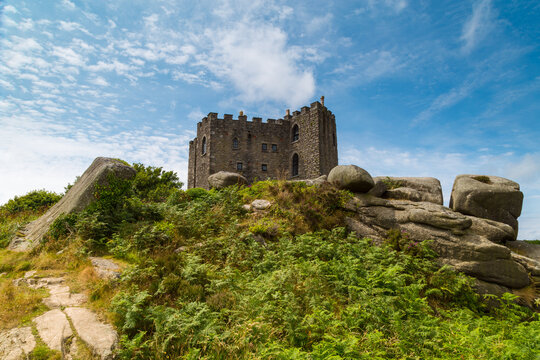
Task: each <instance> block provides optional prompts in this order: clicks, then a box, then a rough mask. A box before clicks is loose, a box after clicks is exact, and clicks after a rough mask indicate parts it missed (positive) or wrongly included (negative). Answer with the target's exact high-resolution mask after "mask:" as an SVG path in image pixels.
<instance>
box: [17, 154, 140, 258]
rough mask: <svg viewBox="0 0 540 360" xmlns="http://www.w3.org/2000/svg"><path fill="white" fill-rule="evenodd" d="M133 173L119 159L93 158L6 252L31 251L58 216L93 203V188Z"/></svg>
mask: <svg viewBox="0 0 540 360" xmlns="http://www.w3.org/2000/svg"><path fill="white" fill-rule="evenodd" d="M135 174H136V171H135V169H133V168H132V167H131V166H128V165H125V164H124V163H123V162H121V161H119V160H116V159H111V158H105V157H98V158H96V159H95V160H94V162H92V164H91V165H90V167H89V168H88V169H86V171H85V172H84V173H83V174H82V176H81V177H80V178H79V179H78V180H77V181H76V182H75V184H73V186H72V187H71V189H69V191H68V192H67V193H66V195H64V197H62V199H60V201H59V202H58V203H56V204H55V205H54V206H52V207H51V208H50V209H49V210H48V211H47V212H46V213H45V214H44V215H43V216H41V217H40V218H38V219H37V220H35V221H33V222H31V223H30V224H28V225H27V227H26V230H25V231H24V233H25V236H24V237H19V238H16V239H13V240H12V242H11V244H10V245H9V249H10V250H16V251H25V250H29V249H32V248H33V247H35V246H36V245H37V244H39V241H40V240H41V239H42V238H43V235H45V233H46V232H47V231H48V230H49V227H50V226H51V224H52V223H53V222H54V220H56V219H57V218H58V217H59V216H60V215H61V214H69V213H72V212H77V211H81V210H84V208H86V207H87V206H88V205H90V203H92V202H93V201H94V200H95V193H96V186H105V185H107V184H108V183H109V180H110V178H111V176H115V177H117V178H121V179H130V178H133V177H134V176H135Z"/></svg>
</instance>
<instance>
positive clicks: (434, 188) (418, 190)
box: [373, 176, 443, 205]
mask: <svg viewBox="0 0 540 360" xmlns="http://www.w3.org/2000/svg"><path fill="white" fill-rule="evenodd" d="M373 180H374V181H375V184H378V183H383V184H384V185H385V186H386V190H385V191H384V192H383V193H382V194H381V195H380V196H382V197H383V198H385V199H395V200H410V201H427V202H432V203H434V204H439V205H442V204H443V194H442V187H441V182H440V181H439V180H437V179H435V178H432V177H390V176H378V177H376V178H374V179H373ZM374 195H375V194H374Z"/></svg>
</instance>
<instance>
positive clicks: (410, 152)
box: [0, 0, 540, 239]
mask: <svg viewBox="0 0 540 360" xmlns="http://www.w3.org/2000/svg"><path fill="white" fill-rule="evenodd" d="M0 4H1V5H0V7H1V10H0V11H1V15H0V164H1V165H2V167H1V168H2V172H1V174H0V203H3V202H5V201H7V200H8V199H9V198H12V197H13V196H15V195H21V194H24V193H26V192H28V191H30V190H32V189H38V188H45V189H48V190H53V191H58V192H61V191H62V190H63V188H64V186H65V185H66V184H67V183H69V182H72V181H73V180H74V179H75V176H77V175H80V174H81V173H82V172H83V171H84V169H86V167H88V165H89V164H90V163H91V161H92V160H93V159H94V158H95V157H96V156H112V157H119V158H123V159H125V160H127V161H129V162H142V163H145V164H148V165H155V166H163V167H164V168H165V169H167V170H174V171H176V172H177V173H178V174H179V176H180V177H181V179H183V180H184V181H185V179H186V175H187V156H188V142H189V140H190V139H191V138H193V137H194V135H195V132H194V131H195V129H196V123H197V121H199V120H200V119H201V118H202V117H203V116H204V115H205V114H207V113H208V112H218V113H219V114H223V113H231V114H238V112H239V111H240V110H243V111H244V112H245V113H246V114H247V115H248V116H261V117H263V118H278V117H282V116H283V115H284V114H285V109H287V108H290V109H291V110H295V109H299V108H300V107H301V106H304V105H309V104H310V103H311V102H313V101H315V100H317V99H318V98H319V97H320V96H321V95H324V96H325V98H326V101H325V104H326V105H327V107H328V108H330V109H331V110H332V111H333V112H334V113H335V114H336V119H337V126H338V143H339V161H340V163H341V164H347V163H352V164H356V165H358V166H361V167H363V168H365V169H366V170H368V171H369V172H370V173H371V174H372V175H374V176H376V175H389V176H393V175H395V176H433V177H436V178H438V179H440V180H441V182H442V184H443V188H444V195H445V203H448V199H449V195H450V190H451V187H452V183H453V180H454V178H455V176H456V175H458V174H463V173H473V174H490V175H499V176H503V177H507V178H510V179H513V180H515V181H517V182H519V183H520V184H521V187H522V190H523V192H524V194H525V202H524V208H523V214H522V216H521V218H520V219H519V220H520V227H521V229H520V235H519V237H520V238H528V239H540V147H539V146H538V139H539V138H540V101H539V100H540V49H539V46H540V42H539V39H540V22H539V21H538V19H540V3H539V2H538V1H533V0H531V1H510V0H505V1H495V0H473V1H455V0H449V1H445V0H439V1H412V0H359V1H339V2H334V1H329V0H326V1H294V2H285V1H279V0H266V1H260V0H239V1H227V0H214V1H181V0H178V1H176V0H167V1H165V0H163V1H147V0H146V1H137V0H129V1H127V0H126V1H121V0H120V1H118V0H117V1H96V0H93V1H75V0H57V1H52V0H51V1H25V0H17V1H10V0H6V1H0Z"/></svg>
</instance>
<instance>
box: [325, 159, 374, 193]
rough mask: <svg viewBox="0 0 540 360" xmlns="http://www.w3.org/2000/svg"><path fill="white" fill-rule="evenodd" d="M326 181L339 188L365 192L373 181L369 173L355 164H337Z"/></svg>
mask: <svg viewBox="0 0 540 360" xmlns="http://www.w3.org/2000/svg"><path fill="white" fill-rule="evenodd" d="M328 181H329V182H331V183H334V184H336V185H337V186H338V187H339V188H340V189H344V190H350V191H352V192H354V193H366V192H368V191H369V190H370V189H371V188H372V187H373V186H374V185H375V183H374V182H373V178H372V177H371V175H369V173H368V172H367V171H366V170H364V169H362V168H360V167H358V166H356V165H338V166H336V167H335V168H333V169H332V170H330V174H328Z"/></svg>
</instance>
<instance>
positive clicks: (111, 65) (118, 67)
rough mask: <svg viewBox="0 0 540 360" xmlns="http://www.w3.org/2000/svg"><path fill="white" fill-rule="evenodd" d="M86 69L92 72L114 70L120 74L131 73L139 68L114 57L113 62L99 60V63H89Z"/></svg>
mask: <svg viewBox="0 0 540 360" xmlns="http://www.w3.org/2000/svg"><path fill="white" fill-rule="evenodd" d="M86 69H87V70H88V71H90V72H100V71H114V72H116V73H117V74H118V75H129V74H130V73H131V72H132V71H134V70H136V69H137V68H136V67H135V66H133V65H129V64H125V63H123V62H120V61H118V60H117V59H114V60H112V61H111V62H104V61H98V62H97V64H94V65H89V66H87V68H86Z"/></svg>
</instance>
